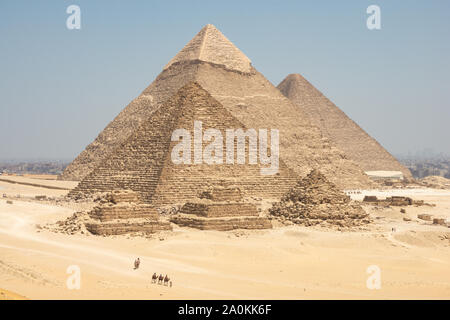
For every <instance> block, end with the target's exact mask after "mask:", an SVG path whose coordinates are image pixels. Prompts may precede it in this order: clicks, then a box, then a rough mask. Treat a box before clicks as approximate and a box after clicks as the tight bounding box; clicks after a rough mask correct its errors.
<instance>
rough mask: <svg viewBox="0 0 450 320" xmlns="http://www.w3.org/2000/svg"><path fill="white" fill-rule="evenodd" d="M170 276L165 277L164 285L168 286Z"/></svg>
mask: <svg viewBox="0 0 450 320" xmlns="http://www.w3.org/2000/svg"><path fill="white" fill-rule="evenodd" d="M169 281H170V278H169V277H168V276H167V274H166V276H165V277H164V285H165V286H167V285H168V284H169Z"/></svg>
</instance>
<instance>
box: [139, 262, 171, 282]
mask: <svg viewBox="0 0 450 320" xmlns="http://www.w3.org/2000/svg"><path fill="white" fill-rule="evenodd" d="M140 264H141V260H140V259H139V258H137V259H136V260H134V270H136V269H139V265H140ZM156 281H158V284H164V285H165V286H167V285H169V286H170V287H172V281H170V278H169V277H168V276H167V274H166V276H165V277H163V275H162V274H160V275H159V276H158V275H157V274H156V272H155V273H154V274H153V276H152V283H156Z"/></svg>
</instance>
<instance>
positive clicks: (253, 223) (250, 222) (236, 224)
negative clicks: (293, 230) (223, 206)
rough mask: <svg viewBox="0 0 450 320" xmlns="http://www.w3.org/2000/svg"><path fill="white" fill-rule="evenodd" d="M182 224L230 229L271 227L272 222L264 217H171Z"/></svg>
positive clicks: (201, 227)
mask: <svg viewBox="0 0 450 320" xmlns="http://www.w3.org/2000/svg"><path fill="white" fill-rule="evenodd" d="M170 221H171V222H173V223H175V224H177V225H179V226H181V227H190V228H196V229H200V230H217V231H230V230H235V229H271V228H272V223H271V222H270V220H269V219H267V218H262V217H227V218H203V217H197V216H194V217H193V216H192V215H184V214H178V215H176V216H174V217H172V218H171V219H170Z"/></svg>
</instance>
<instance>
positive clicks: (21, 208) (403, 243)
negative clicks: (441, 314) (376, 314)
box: [0, 182, 450, 299]
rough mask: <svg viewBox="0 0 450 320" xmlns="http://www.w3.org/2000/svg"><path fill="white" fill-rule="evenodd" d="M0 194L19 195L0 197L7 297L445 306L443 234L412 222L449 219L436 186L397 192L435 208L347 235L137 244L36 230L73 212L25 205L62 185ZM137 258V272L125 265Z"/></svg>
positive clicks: (194, 237)
mask: <svg viewBox="0 0 450 320" xmlns="http://www.w3.org/2000/svg"><path fill="white" fill-rule="evenodd" d="M0 187H1V188H2V189H3V190H1V191H0V193H6V194H11V195H13V194H21V195H23V196H22V197H21V198H20V199H12V198H0V288H2V289H3V291H2V292H6V291H4V290H7V291H8V294H6V297H7V298H13V297H14V295H12V294H11V293H9V292H14V293H17V294H18V295H20V296H23V297H26V298H29V299H216V298H218V299H316V298H324V299H333V298H336V299H353V298H356V299H422V298H423V299H450V273H449V272H448V270H450V250H449V249H450V229H449V228H447V227H444V226H433V225H430V222H426V221H422V220H418V219H417V214H418V213H430V214H432V215H436V216H438V215H439V216H446V217H447V219H449V218H450V192H448V191H445V190H431V189H427V190H426V191H423V192H419V195H417V194H414V192H416V193H418V191H401V192H404V193H407V192H409V193H410V194H411V193H412V194H411V197H413V198H416V199H422V200H425V202H428V203H434V204H436V206H435V207H428V206H422V207H412V206H408V207H406V208H405V209H406V213H405V214H403V213H400V208H398V207H390V208H383V209H382V208H375V207H373V206H372V207H370V206H364V208H365V209H367V210H368V211H369V213H370V215H371V218H372V219H373V220H374V222H373V223H372V224H369V225H365V226H362V227H358V228H355V229H354V230H353V231H345V232H340V231H337V230H335V229H331V228H330V229H326V228H319V227H304V226H295V225H292V226H276V228H274V229H271V230H264V231H251V232H250V231H232V232H231V231H230V232H217V231H199V230H194V229H189V228H178V227H176V226H174V231H173V232H167V233H161V234H157V235H153V236H151V237H150V238H146V237H132V236H114V237H98V236H93V235H86V234H76V235H66V234H61V233H52V232H50V231H48V230H45V229H40V228H39V227H36V225H37V224H38V225H45V224H46V223H54V222H56V221H58V220H62V219H64V218H66V217H68V216H70V215H72V214H73V213H74V211H75V210H74V207H75V204H70V203H69V204H64V203H63V202H61V203H60V205H56V203H52V202H51V201H41V202H39V201H36V200H33V199H32V198H31V197H32V196H33V195H34V194H46V192H47V195H51V194H53V192H55V191H58V192H61V190H51V189H45V188H39V189H38V188H36V189H38V190H33V188H35V187H31V186H21V185H17V184H9V183H6V182H5V183H0ZM11 188H14V190H13V191H12V190H11ZM21 188H23V189H21ZM30 188H31V189H30ZM380 192H381V191H380ZM383 192H387V191H383ZM27 193H28V194H29V197H27V196H25V195H26V194H27ZM364 193H367V194H370V192H369V191H365V192H364ZM357 196H358V197H359V196H363V194H361V195H359V194H358V195H357ZM9 199H12V201H13V203H12V204H8V203H7V200H9ZM405 215H406V216H407V217H410V218H411V219H412V221H404V220H403V217H405ZM392 228H395V229H396V231H395V232H392ZM137 257H140V260H141V265H140V268H139V269H138V270H133V262H134V259H135V258H137ZM73 265H75V266H78V267H79V268H80V271H81V288H80V289H79V290H77V289H72V290H69V289H68V288H67V285H66V282H67V279H68V278H69V277H70V276H71V274H68V273H67V268H68V267H69V266H73ZM371 265H376V266H378V267H379V268H380V270H381V289H379V290H371V289H368V288H367V285H366V282H367V279H368V277H369V276H370V274H368V273H367V268H368V267H369V266H371ZM154 272H156V273H158V274H159V273H162V274H163V275H165V274H168V275H169V277H170V278H171V280H172V282H173V286H172V287H171V288H170V287H168V286H162V285H157V284H152V283H151V276H152V274H153V273H154Z"/></svg>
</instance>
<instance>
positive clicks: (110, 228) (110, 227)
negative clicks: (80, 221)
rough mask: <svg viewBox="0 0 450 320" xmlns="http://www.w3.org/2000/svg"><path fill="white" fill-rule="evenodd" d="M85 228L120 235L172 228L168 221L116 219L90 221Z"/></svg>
mask: <svg viewBox="0 0 450 320" xmlns="http://www.w3.org/2000/svg"><path fill="white" fill-rule="evenodd" d="M85 225H86V229H87V230H88V231H89V232H91V233H92V234H96V235H102V236H103V235H105V236H110V235H122V234H127V233H134V232H144V233H156V232H158V231H165V230H170V231H171V230H172V226H171V225H170V223H168V222H161V221H142V220H140V221H133V219H129V220H128V221H120V222H119V221H117V222H107V223H105V222H90V223H86V224H85Z"/></svg>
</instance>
